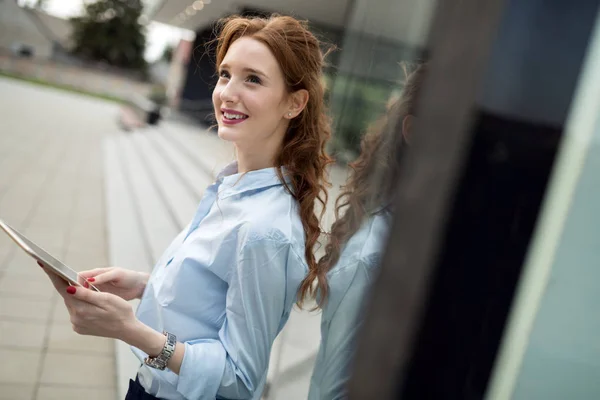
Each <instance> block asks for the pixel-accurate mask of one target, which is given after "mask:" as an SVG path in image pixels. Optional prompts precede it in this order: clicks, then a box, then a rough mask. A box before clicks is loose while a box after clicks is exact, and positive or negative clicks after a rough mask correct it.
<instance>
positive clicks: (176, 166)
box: [148, 130, 212, 203]
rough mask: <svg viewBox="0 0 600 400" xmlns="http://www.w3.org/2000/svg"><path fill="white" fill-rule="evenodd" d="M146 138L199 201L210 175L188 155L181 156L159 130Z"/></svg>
mask: <svg viewBox="0 0 600 400" xmlns="http://www.w3.org/2000/svg"><path fill="white" fill-rule="evenodd" d="M148 138H149V139H150V140H151V142H152V143H153V145H154V146H155V147H156V148H160V150H161V153H162V155H163V156H164V158H165V162H167V163H168V164H169V165H170V167H171V168H172V169H173V170H174V171H176V172H177V174H178V176H179V177H180V178H181V180H182V181H183V182H184V185H185V187H186V188H187V189H188V190H189V191H190V192H192V193H193V195H194V198H195V200H196V203H198V202H200V199H201V198H202V195H203V194H204V190H205V189H206V188H207V187H208V186H209V185H210V184H211V183H212V179H211V176H209V175H208V174H207V173H206V172H205V171H204V170H203V169H200V168H199V167H198V165H197V164H196V163H193V162H192V161H191V160H190V159H189V158H188V157H184V156H182V155H181V153H180V152H179V150H178V148H177V147H176V145H175V144H174V143H173V140H169V138H168V137H167V136H166V135H164V134H163V132H161V131H160V130H156V131H154V132H152V135H149V136H148Z"/></svg>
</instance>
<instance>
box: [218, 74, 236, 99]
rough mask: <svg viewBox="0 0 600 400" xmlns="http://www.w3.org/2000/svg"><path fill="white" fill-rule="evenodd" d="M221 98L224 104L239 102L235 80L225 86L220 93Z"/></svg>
mask: <svg viewBox="0 0 600 400" xmlns="http://www.w3.org/2000/svg"><path fill="white" fill-rule="evenodd" d="M219 97H220V98H221V101H222V102H223V103H235V102H237V101H238V98H239V94H238V91H237V88H236V84H235V82H234V81H233V79H231V80H229V81H228V82H227V83H226V84H225V85H224V86H223V88H222V89H221V93H219Z"/></svg>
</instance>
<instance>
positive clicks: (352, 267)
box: [308, 214, 390, 400]
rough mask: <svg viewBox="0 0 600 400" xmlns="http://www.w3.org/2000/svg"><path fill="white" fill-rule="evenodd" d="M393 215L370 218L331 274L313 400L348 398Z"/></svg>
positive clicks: (314, 374)
mask: <svg viewBox="0 0 600 400" xmlns="http://www.w3.org/2000/svg"><path fill="white" fill-rule="evenodd" d="M389 219H390V217H389V215H387V214H378V215H375V216H374V217H371V218H369V219H368V220H367V221H365V222H364V223H363V225H362V226H361V228H360V229H359V230H358V231H357V232H356V233H355V234H354V235H353V236H352V237H351V238H350V240H348V243H346V245H345V246H344V248H343V250H342V253H341V255H340V259H339V260H338V262H337V263H336V264H335V266H334V267H333V268H332V269H331V271H329V273H328V274H327V280H328V283H329V296H328V300H327V302H326V303H325V305H324V307H323V314H322V317H321V344H320V346H319V353H318V355H317V360H316V362H315V368H314V370H313V374H312V377H311V380H310V391H309V394H308V398H309V399H310V400H336V399H341V398H345V397H346V385H347V383H348V379H349V377H350V372H351V371H350V364H351V361H352V356H353V355H354V351H355V350H356V335H357V333H358V331H359V329H360V327H361V325H362V322H363V319H364V318H363V315H362V312H361V311H362V307H363V304H364V302H365V294H367V293H368V290H369V288H370V285H371V283H372V282H373V280H374V278H375V276H376V274H377V271H378V267H379V263H380V259H381V255H382V252H383V248H384V246H385V242H386V240H387V233H388V227H389Z"/></svg>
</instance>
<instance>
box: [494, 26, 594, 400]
mask: <svg viewBox="0 0 600 400" xmlns="http://www.w3.org/2000/svg"><path fill="white" fill-rule="evenodd" d="M595 29H596V32H595V35H593V36H592V40H591V46H590V50H589V51H588V55H587V59H586V64H585V69H584V73H583V74H582V75H581V79H580V82H579V89H578V92H577V93H576V98H575V102H574V105H573V108H572V110H571V112H570V116H569V120H568V124H567V129H566V132H565V133H566V134H565V138H564V141H563V144H562V145H561V149H560V156H559V159H558V162H557V165H556V168H555V171H554V173H553V178H552V181H551V184H550V190H549V192H548V194H547V196H546V198H545V205H544V210H543V214H542V217H541V219H540V222H539V223H538V225H537V227H536V234H535V238H534V240H533V242H532V245H531V248H530V250H529V256H528V261H527V264H526V267H525V270H524V274H523V277H522V279H521V282H520V287H519V291H518V294H517V297H516V302H515V306H514V308H513V311H512V314H511V320H510V325H509V329H508V331H507V334H506V335H505V338H504V343H503V347H502V353H501V357H500V358H499V359H498V362H497V364H496V370H495V374H494V379H493V381H492V386H491V387H490V391H489V393H488V399H506V398H513V399H565V398H577V399H593V398H598V397H600V383H599V381H598V376H599V375H600V362H599V361H598V360H600V346H599V345H598V340H597V333H598V330H599V329H600V315H599V314H598V311H597V308H598V307H597V305H598V301H599V300H600V297H599V293H600V270H599V269H598V264H599V262H600V253H598V244H599V243H600V242H599V240H598V237H600V228H599V227H600V212H599V211H598V206H597V205H598V204H600V191H599V185H598V178H597V171H598V170H599V168H600V113H599V110H600V73H599V71H600V20H598V21H597V22H596V28H595Z"/></svg>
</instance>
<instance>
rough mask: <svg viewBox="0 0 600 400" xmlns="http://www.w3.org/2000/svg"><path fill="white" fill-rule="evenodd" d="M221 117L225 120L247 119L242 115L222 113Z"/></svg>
mask: <svg viewBox="0 0 600 400" xmlns="http://www.w3.org/2000/svg"><path fill="white" fill-rule="evenodd" d="M223 115H224V116H225V118H227V119H244V118H247V117H246V116H245V115H242V114H230V113H223Z"/></svg>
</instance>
